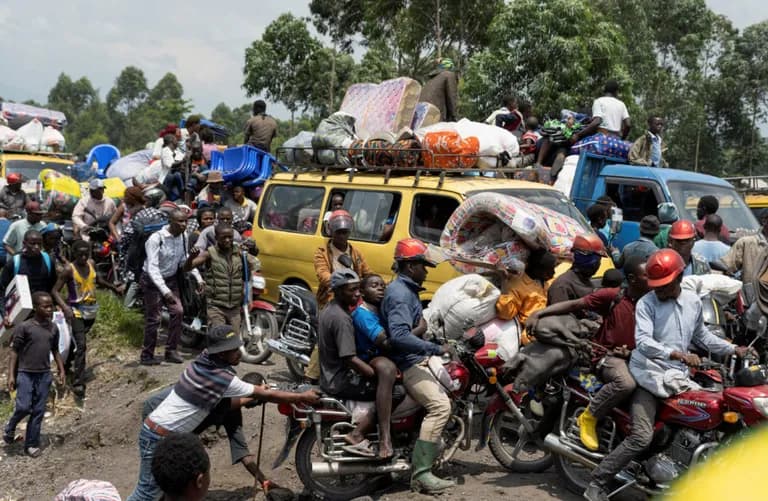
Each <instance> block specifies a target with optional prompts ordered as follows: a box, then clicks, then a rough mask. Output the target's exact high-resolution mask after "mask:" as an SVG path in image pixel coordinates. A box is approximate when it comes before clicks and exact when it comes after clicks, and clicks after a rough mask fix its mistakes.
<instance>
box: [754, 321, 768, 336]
mask: <svg viewBox="0 0 768 501" xmlns="http://www.w3.org/2000/svg"><path fill="white" fill-rule="evenodd" d="M766 332H768V318H766V317H765V316H761V317H760V320H758V321H757V335H758V336H759V337H765V334H766Z"/></svg>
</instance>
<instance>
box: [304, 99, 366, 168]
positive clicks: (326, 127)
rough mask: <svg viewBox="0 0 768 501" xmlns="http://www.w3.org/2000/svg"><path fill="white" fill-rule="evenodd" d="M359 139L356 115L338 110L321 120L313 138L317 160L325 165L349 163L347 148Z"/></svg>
mask: <svg viewBox="0 0 768 501" xmlns="http://www.w3.org/2000/svg"><path fill="white" fill-rule="evenodd" d="M356 139H358V137H357V135H356V134H355V117H353V116H352V115H350V114H349V113H344V112H342V111H338V112H336V113H334V114H333V115H331V116H329V117H328V118H326V119H323V121H321V122H320V125H318V126H317V130H316V131H315V135H314V137H313V138H312V148H313V149H314V150H315V154H316V155H317V160H318V162H320V163H321V164H325V165H334V164H340V165H348V164H349V159H348V158H347V155H346V151H339V150H345V149H347V148H349V147H350V146H351V145H352V143H353V142H354V141H355V140H356Z"/></svg>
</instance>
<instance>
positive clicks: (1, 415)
mask: <svg viewBox="0 0 768 501" xmlns="http://www.w3.org/2000/svg"><path fill="white" fill-rule="evenodd" d="M11 414H13V400H11V397H10V395H8V397H7V398H5V397H4V396H3V397H0V421H3V422H5V421H7V420H8V418H10V417H11Z"/></svg>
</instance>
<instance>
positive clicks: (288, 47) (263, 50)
mask: <svg viewBox="0 0 768 501" xmlns="http://www.w3.org/2000/svg"><path fill="white" fill-rule="evenodd" d="M320 47H321V45H320V42H318V41H317V40H316V39H315V38H313V37H312V35H310V33H309V30H308V29H307V26H306V23H305V22H304V21H303V20H301V19H297V18H295V17H294V16H293V15H291V14H282V15H281V16H280V17H278V18H277V19H276V20H275V21H273V22H272V23H270V24H269V26H267V29H266V30H265V31H264V35H263V36H262V37H261V40H256V41H254V42H253V43H252V44H251V46H250V47H249V48H247V49H246V50H245V67H244V68H243V73H244V76H245V81H244V82H243V88H244V89H245V90H246V92H247V94H248V96H249V97H250V96H255V95H258V94H261V93H263V94H264V95H265V96H266V97H267V98H268V99H270V100H272V101H275V102H281V103H283V104H284V105H285V107H286V108H288V110H289V111H290V112H291V114H292V115H293V114H294V113H295V112H296V111H298V110H300V109H302V110H307V109H308V108H309V107H310V106H311V103H310V102H309V101H308V100H307V98H306V96H307V90H308V89H309V88H311V87H312V86H313V83H314V82H313V80H314V79H315V78H316V75H313V74H312V73H311V72H310V70H309V63H310V60H311V58H312V56H313V54H314V53H315V52H316V51H317V50H319V49H320Z"/></svg>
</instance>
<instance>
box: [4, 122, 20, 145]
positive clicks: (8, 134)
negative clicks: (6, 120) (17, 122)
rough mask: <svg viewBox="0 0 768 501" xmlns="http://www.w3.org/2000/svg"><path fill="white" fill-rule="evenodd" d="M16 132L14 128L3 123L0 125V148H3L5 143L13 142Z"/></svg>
mask: <svg viewBox="0 0 768 501" xmlns="http://www.w3.org/2000/svg"><path fill="white" fill-rule="evenodd" d="M17 136H18V134H17V133H16V131H15V130H13V129H11V128H10V127H6V126H5V125H0V148H5V145H6V144H13V140H14V139H16V137H17Z"/></svg>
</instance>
